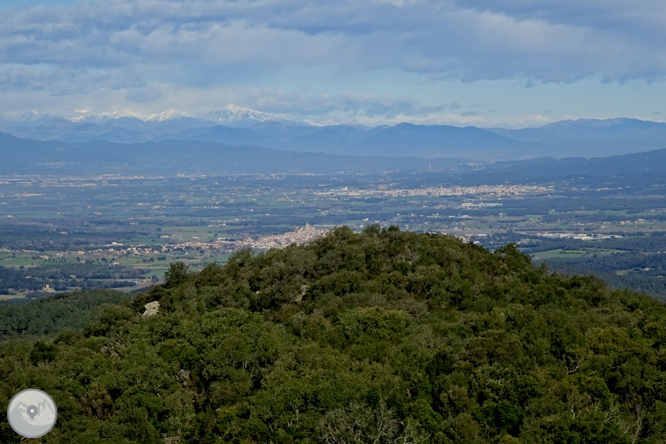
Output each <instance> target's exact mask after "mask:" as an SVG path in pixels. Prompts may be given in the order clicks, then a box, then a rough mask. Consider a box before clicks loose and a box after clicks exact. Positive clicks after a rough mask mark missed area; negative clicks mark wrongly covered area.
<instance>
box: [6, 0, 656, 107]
mask: <svg viewBox="0 0 666 444" xmlns="http://www.w3.org/2000/svg"><path fill="white" fill-rule="evenodd" d="M0 11H1V13H2V15H3V26H2V27H0V90H2V91H5V92H11V94H5V95H4V97H1V98H2V99H3V101H4V102H5V103H11V101H12V97H13V96H12V94H14V95H17V94H18V95H21V94H22V95H23V96H24V99H27V100H28V101H30V100H33V99H32V98H34V100H35V101H37V97H42V98H43V100H45V101H47V102H48V99H47V96H48V98H50V99H53V98H55V97H59V98H61V99H62V98H63V97H70V98H72V101H73V102H75V101H77V100H78V101H81V100H83V99H84V98H88V100H90V101H94V99H99V100H100V101H102V102H103V101H104V100H109V98H110V97H113V96H114V94H115V97H116V99H115V100H116V103H115V104H116V105H117V106H121V105H124V106H127V104H139V105H141V104H143V105H145V106H148V105H149V104H151V103H153V104H157V103H160V104H161V105H165V104H167V102H168V101H169V100H170V98H171V97H178V92H180V93H182V94H185V92H189V93H192V92H193V91H199V92H200V93H201V94H202V95H204V96H205V92H206V91H215V93H214V94H213V95H219V96H224V95H225V94H226V95H228V96H230V97H231V96H234V95H236V96H245V98H246V100H247V101H248V102H252V101H253V100H254V102H255V103H256V102H261V100H260V99H258V98H254V99H252V96H253V94H254V93H256V91H258V90H261V89H263V90H264V92H266V91H270V92H269V93H267V94H266V95H265V96H264V98H263V102H264V105H265V106H264V108H265V110H267V111H274V112H284V113H290V112H292V111H293V109H292V108H293V107H294V106H296V105H295V104H296V103H298V106H302V107H304V109H303V111H307V113H309V114H310V115H313V116H317V115H325V114H330V113H331V112H337V113H342V114H345V113H346V114H356V115H359V114H362V115H365V116H368V117H372V116H375V115H378V114H384V115H386V116H387V118H389V119H390V118H392V117H395V116H397V115H403V114H405V115H414V116H419V115H420V116H423V115H429V114H433V113H437V112H443V111H444V110H445V109H446V108H447V106H448V105H447V104H446V103H448V102H450V100H452V99H450V100H448V101H447V100H444V99H443V100H442V102H443V103H444V105H422V104H419V103H417V102H416V101H414V100H411V99H409V98H404V97H399V96H394V95H392V94H390V93H389V92H387V93H385V94H379V95H377V94H375V95H374V96H371V95H368V94H364V93H363V92H362V91H354V85H353V81H352V82H351V84H350V87H349V89H348V91H349V92H337V93H335V94H331V95H330V96H328V97H326V95H325V94H323V95H322V94H319V95H310V96H308V94H303V93H302V92H298V91H295V90H291V91H287V92H285V91H283V88H282V87H281V86H280V85H277V84H272V83H271V80H270V79H271V76H272V75H273V74H274V73H277V72H281V71H284V70H290V71H291V72H298V71H299V70H301V72H303V73H311V72H317V70H325V71H327V72H333V73H334V72H341V73H345V75H347V76H349V78H351V79H353V78H354V75H355V74H358V75H361V74H363V75H366V76H367V75H372V73H374V72H379V71H383V72H394V73H403V74H406V75H414V76H421V77H422V78H425V79H428V80H429V81H432V82H446V81H463V82H475V81H484V80H498V79H517V80H520V81H524V82H526V83H527V84H528V85H534V84H543V83H563V84H567V83H572V82H577V81H580V80H582V79H589V78H599V79H602V80H603V81H606V82H626V81H631V80H635V79H641V80H647V81H662V80H663V79H664V77H665V76H666V44H665V43H666V31H665V30H666V4H664V3H663V2H662V1H661V0H644V1H642V2H639V3H635V2H633V3H632V2H626V1H620V0H605V1H601V0H560V1H555V0H542V1H538V2H535V1H529V0H465V1H462V0H432V1H431V0H368V1H363V2H359V1H352V0H336V1H330V0H323V1H322V0H318V1H314V0H246V1H236V0H220V1H217V0H189V1H181V0H97V1H90V2H82V3H78V4H76V5H74V6H49V7H47V6H41V7H32V8H22V9H4V10H0ZM303 76H304V77H305V78H302V79H297V80H300V82H301V83H302V84H304V85H308V84H314V83H316V82H317V79H316V78H315V77H312V76H310V77H307V76H308V74H303ZM295 83H297V82H296V81H295ZM40 91H41V93H40ZM170 94H172V95H173V94H175V96H171V95H170ZM16 97H18V96H16ZM16 97H15V98H16ZM121 97H122V99H121ZM276 97H278V98H279V100H278V99H276ZM293 97H299V100H295V99H293ZM308 97H310V98H311V99H312V100H314V101H315V102H316V103H307V102H308ZM174 100H177V101H179V102H182V101H183V100H184V99H183V98H176V99H174ZM65 101H66V100H65ZM102 102H100V103H102ZM111 102H113V100H111ZM104 103H106V102H104ZM290 103H291V104H290ZM180 105H182V103H180ZM244 105H246V106H249V105H250V103H244ZM106 106H113V104H107V105H106ZM327 110H328V111H327ZM468 111H469V110H468ZM304 114H305V112H304Z"/></svg>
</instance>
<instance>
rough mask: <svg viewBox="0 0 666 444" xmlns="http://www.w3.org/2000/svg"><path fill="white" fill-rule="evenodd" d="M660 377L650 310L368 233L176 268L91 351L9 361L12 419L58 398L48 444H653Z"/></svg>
mask: <svg viewBox="0 0 666 444" xmlns="http://www.w3.org/2000/svg"><path fill="white" fill-rule="evenodd" d="M151 301H159V302H160V312H159V313H158V314H157V315H155V316H151V317H143V316H141V314H140V313H141V312H142V311H143V307H144V305H145V304H146V303H148V302H151ZM664 369H666V311H665V310H664V306H663V305H661V304H660V303H658V302H655V301H654V300H652V299H650V298H648V297H646V296H643V295H640V294H637V293H633V292H630V291H626V290H622V291H620V290H611V289H609V287H607V286H606V285H605V284H604V283H602V282H601V281H599V280H597V279H595V278H590V277H579V276H563V275H558V274H551V273H549V272H548V271H547V270H546V269H545V268H539V269H536V268H534V267H533V266H532V265H531V264H530V261H529V258H528V257H527V256H525V255H523V254H522V253H520V252H519V251H518V249H517V248H516V247H515V246H513V245H511V244H510V245H508V246H506V247H504V248H501V249H498V250H497V251H495V252H494V253H490V252H488V251H487V250H485V249H483V248H481V247H478V246H476V245H473V244H466V243H463V242H461V241H459V240H457V239H455V238H453V237H447V236H441V235H431V234H415V233H406V232H400V231H399V230H398V229H397V228H395V227H391V228H388V229H380V228H379V227H377V226H371V227H368V228H367V229H366V230H365V232H364V233H363V234H354V233H353V232H352V231H351V230H349V229H347V228H339V229H336V230H335V231H334V232H332V233H331V234H330V235H328V236H327V237H325V238H323V239H320V240H318V241H316V242H314V243H312V244H309V245H306V246H292V247H288V248H286V249H284V250H280V251H278V250H271V251H268V252H266V253H262V254H256V255H255V254H253V253H252V252H250V251H242V252H240V253H237V254H235V255H234V256H233V257H232V258H231V259H230V261H229V263H228V264H227V265H225V266H216V265H210V266H208V267H206V268H205V269H204V270H202V271H201V272H199V273H189V272H188V271H187V269H186V268H185V267H184V266H183V265H182V264H174V265H172V267H171V269H170V270H169V272H168V273H167V281H166V284H165V285H164V286H160V287H155V288H153V289H152V290H150V291H148V292H146V293H143V294H141V295H139V296H138V297H136V298H135V299H134V301H133V303H131V304H130V303H127V304H125V305H109V306H106V308H105V309H104V310H103V311H102V313H101V314H100V315H99V316H98V319H97V320H96V321H95V322H93V323H91V324H89V325H87V326H86V327H85V328H84V329H82V330H80V331H79V332H76V333H72V332H63V333H59V334H58V335H56V336H50V337H44V338H41V339H39V340H38V341H36V342H35V341H29V340H16V339H15V340H10V341H5V342H3V343H1V344H0V400H1V401H2V403H3V405H7V403H8V402H9V399H10V398H11V396H12V395H13V394H14V393H16V392H18V391H19V390H22V389H25V388H28V387H36V388H41V389H43V390H46V391H47V392H49V393H50V394H51V395H52V396H53V398H54V399H55V400H56V402H57V404H58V408H59V411H60V412H59V418H58V423H57V425H56V428H55V429H54V430H53V431H52V432H51V433H50V434H48V435H46V436H45V437H44V438H43V442H46V443H48V442H68V443H86V444H87V443H94V442H109V443H158V442H163V443H180V442H185V443H199V442H201V443H252V442H266V443H267V442H273V443H290V442H311V443H319V442H324V443H420V442H424V443H425V442H433V443H504V444H507V443H518V442H525V443H571V444H573V443H635V442H641V443H660V442H664V439H666V438H665V437H666V376H665V375H666V373H664ZM0 441H2V442H3V443H5V442H7V443H12V442H19V439H18V437H17V436H16V435H14V434H13V432H11V430H10V429H9V426H8V424H7V423H5V422H3V423H2V424H1V425H0Z"/></svg>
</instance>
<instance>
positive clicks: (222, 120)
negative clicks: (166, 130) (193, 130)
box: [199, 105, 305, 128]
mask: <svg viewBox="0 0 666 444" xmlns="http://www.w3.org/2000/svg"><path fill="white" fill-rule="evenodd" d="M199 117H200V118H202V119H205V120H209V121H211V122H215V123H218V124H220V125H224V126H230V127H236V128H251V127H253V126H255V125H257V124H267V123H276V124H280V125H286V126H293V125H304V124H305V123H304V122H297V121H293V120H287V119H283V118H281V117H279V116H276V115H275V114H269V113H264V112H261V111H256V110H253V109H250V108H243V107H240V106H237V105H227V106H226V107H225V108H224V109H221V110H216V111H210V112H207V113H205V114H202V115H200V116H199Z"/></svg>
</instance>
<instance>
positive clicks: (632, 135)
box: [0, 105, 666, 161]
mask: <svg viewBox="0 0 666 444" xmlns="http://www.w3.org/2000/svg"><path fill="white" fill-rule="evenodd" d="M0 131H3V132H5V133H7V134H12V135H14V136H16V137H20V138H24V139H33V140H41V141H57V142H66V143H88V142H114V143H124V144H128V143H129V144H134V143H142V142H165V141H180V142H187V143H188V144H189V143H191V142H212V143H216V144H222V145H238V146H246V145H252V146H256V147H262V148H267V149H274V150H287V151H296V152H310V153H325V154H332V155H352V156H359V155H360V156H369V157H409V156H413V157H424V158H431V159H435V158H444V157H449V158H456V157H457V158H466V159H470V160H476V161H503V160H504V161H505V160H519V159H530V158H538V157H555V158H566V157H572V156H584V157H605V156H609V155H619V154H627V153H636V152H644V151H649V150H657V149H661V148H666V123H660V122H649V121H643V120H638V119H628V118H621V119H607V120H593V119H581V120H567V121H561V122H557V123H552V124H549V125H545V126H542V127H538V128H525V129H518V130H516V129H504V128H478V127H473V126H468V127H456V126H449V125H414V124H410V123H401V124H398V125H395V126H378V127H373V128H369V127H364V126H359V125H326V126H324V125H319V124H316V123H313V122H306V121H293V120H288V119H284V118H282V117H280V116H277V115H273V114H269V113H263V112H260V111H256V110H252V109H248V108H241V107H238V106H234V105H229V106H227V107H226V108H223V109H221V110H218V111H212V112H208V113H205V114H201V115H198V116H189V115H185V114H182V113H179V112H177V111H165V112H162V113H159V114H153V115H149V116H147V117H140V116H138V115H135V114H133V113H131V112H128V111H118V112H114V113H109V114H101V115H79V116H76V117H69V118H67V117H65V116H57V115H49V114H43V115H42V114H38V113H22V114H5V115H2V116H0ZM182 146H186V145H185V144H183V145H182Z"/></svg>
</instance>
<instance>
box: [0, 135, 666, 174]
mask: <svg viewBox="0 0 666 444" xmlns="http://www.w3.org/2000/svg"><path fill="white" fill-rule="evenodd" d="M415 127H416V126H413V125H411V126H410V125H402V126H398V127H392V128H388V129H381V130H378V131H377V132H375V131H374V130H370V131H365V132H364V134H365V135H366V138H365V139H363V140H362V142H364V143H367V147H368V149H366V150H365V151H364V150H361V149H358V150H357V151H356V152H355V153H354V152H348V153H347V154H344V155H342V154H330V153H313V152H306V151H295V150H286V149H269V148H263V147H261V146H257V145H249V144H247V145H241V144H221V143H216V142H210V141H208V142H202V141H196V140H189V141H182V140H162V141H150V142H141V143H114V142H105V141H95V142H84V143H64V142H59V141H38V140H30V139H22V138H17V137H15V136H12V135H9V134H4V133H0V158H1V159H2V162H0V174H3V175H14V174H20V175H30V174H43V175H52V176H62V175H73V176H94V175H99V174H120V175H127V174H131V175H145V176H150V175H153V176H154V175H164V176H175V175H177V174H206V175H216V174H218V175H223V174H273V173H295V174H299V173H317V174H335V173H339V172H345V173H380V172H392V171H402V172H425V171H430V172H449V173H454V172H456V173H461V172H469V171H479V172H484V174H485V173H487V174H492V175H500V176H506V177H507V178H516V179H520V180H525V179H533V180H536V179H538V180H541V181H543V180H558V179H562V178H567V177H576V176H589V175H595V176H603V175H610V174H632V175H645V174H661V173H662V171H663V167H662V165H663V164H664V162H666V149H661V150H653V151H649V152H642V153H631V154H623V155H615V156H607V157H597V158H584V157H569V158H563V159H557V158H554V157H538V158H531V159H522V160H510V161H491V160H492V159H488V160H487V161H485V162H483V161H478V160H469V159H465V158H463V157H460V156H453V155H450V156H442V157H437V158H426V157H419V156H418V155H412V156H408V155H407V156H397V155H395V154H396V153H397V152H390V151H388V150H387V149H386V147H385V146H382V143H383V142H384V141H387V140H390V139H391V138H393V139H395V140H397V141H398V142H399V141H400V137H401V136H403V137H405V138H406V140H407V141H408V140H409V138H410V134H411V132H412V131H420V130H421V129H420V128H418V127H416V128H415ZM220 128H222V129H224V130H225V131H229V132H230V133H229V134H233V131H239V133H238V134H243V133H242V131H250V130H248V129H230V128H227V127H214V129H216V130H219V129H220ZM232 130H233V131H232ZM477 130H478V129H475V128H457V129H456V130H454V131H450V127H448V128H447V127H444V128H440V127H434V128H432V133H431V134H432V137H434V138H437V137H442V133H444V134H445V135H447V137H450V138H451V139H452V142H451V143H452V144H453V143H455V139H454V137H453V136H455V135H460V136H461V137H466V138H470V135H469V134H470V133H471V134H472V135H475V136H477V137H478V139H479V143H480V144H482V143H485V142H487V140H486V137H488V136H487V134H486V133H484V132H478V131H477ZM279 131H285V132H286V134H287V135H292V133H291V132H290V130H289V129H288V128H287V129H282V130H280V129H275V133H273V136H272V137H273V138H272V139H271V140H272V141H273V142H276V141H277V140H279V137H278V134H279ZM292 131H293V129H292ZM312 131H313V133H311V134H313V135H314V134H315V132H317V131H327V132H328V133H329V134H336V133H338V134H343V135H346V136H345V137H347V136H348V135H349V134H351V135H353V136H354V137H360V136H359V134H358V133H355V132H352V131H350V130H349V129H348V128H345V127H338V128H335V127H333V128H331V127H327V128H323V129H316V128H315V129H312ZM217 135H218V136H219V135H220V134H219V133H217ZM491 135H492V136H495V137H493V138H490V142H491V143H492V144H494V145H495V147H498V146H500V144H501V143H509V142H506V141H505V140H504V139H502V138H500V136H496V135H493V134H491ZM229 137H230V136H229V135H227V136H225V138H227V139H228V138H229ZM240 139H241V138H240V137H239V139H238V140H240ZM507 140H508V139H507ZM276 143H277V142H276ZM373 144H374V145H373ZM507 146H509V147H511V145H507ZM528 147H529V145H528ZM413 151H414V152H417V151H418V150H416V149H415V150H413ZM377 152H379V153H382V152H385V153H386V155H377V154H376V153H377ZM455 152H458V151H455ZM478 152H480V151H477V153H478ZM469 153H470V154H474V153H475V152H474V151H473V150H469ZM391 154H393V155H391Z"/></svg>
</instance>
